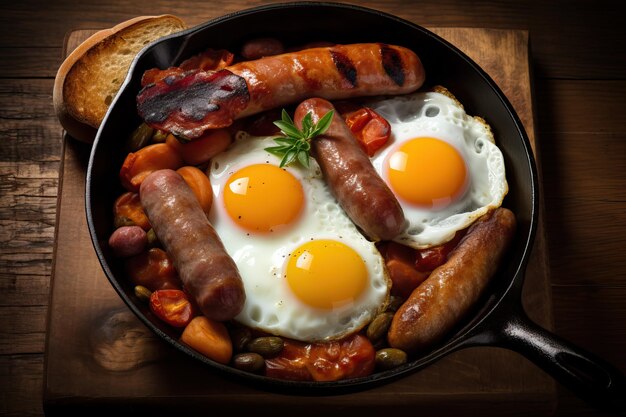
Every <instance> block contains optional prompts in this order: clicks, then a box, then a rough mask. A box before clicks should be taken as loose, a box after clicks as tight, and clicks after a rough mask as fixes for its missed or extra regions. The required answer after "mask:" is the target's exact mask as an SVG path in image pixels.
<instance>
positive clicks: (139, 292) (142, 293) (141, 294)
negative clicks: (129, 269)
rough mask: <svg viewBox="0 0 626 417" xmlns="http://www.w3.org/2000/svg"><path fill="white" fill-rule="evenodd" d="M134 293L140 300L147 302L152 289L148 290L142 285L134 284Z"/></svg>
mask: <svg viewBox="0 0 626 417" xmlns="http://www.w3.org/2000/svg"><path fill="white" fill-rule="evenodd" d="M135 295H136V296H137V298H139V299H140V300H141V301H145V302H149V301H150V296H151V295H152V291H150V290H149V289H147V288H146V287H144V286H143V285H136V286H135Z"/></svg>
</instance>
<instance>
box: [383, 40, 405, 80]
mask: <svg viewBox="0 0 626 417" xmlns="http://www.w3.org/2000/svg"><path fill="white" fill-rule="evenodd" d="M380 55H381V60H382V63H383V68H384V69H385V72H386V73H387V75H388V76H389V78H391V79H392V80H393V82H394V83H396V85H398V86H402V85H403V84H404V65H403V63H402V57H401V56H400V53H399V52H398V51H396V50H395V49H393V48H391V47H389V45H386V44H384V43H381V44H380Z"/></svg>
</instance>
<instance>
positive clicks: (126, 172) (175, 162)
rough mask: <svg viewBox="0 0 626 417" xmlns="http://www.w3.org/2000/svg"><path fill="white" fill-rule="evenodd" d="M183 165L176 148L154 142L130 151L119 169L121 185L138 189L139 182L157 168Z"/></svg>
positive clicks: (129, 188)
mask: <svg viewBox="0 0 626 417" xmlns="http://www.w3.org/2000/svg"><path fill="white" fill-rule="evenodd" d="M183 165H184V162H183V159H182V158H181V156H180V155H179V154H178V152H176V149H173V148H172V147H170V146H168V145H167V144H165V143H155V144H154V145H148V146H146V147H145V148H141V149H140V150H138V151H137V152H131V153H129V154H128V155H127V156H126V159H125V160H124V164H123V165H122V168H121V169H120V180H121V181H122V185H123V186H124V188H126V189H127V190H129V191H135V192H137V191H139V186H140V185H141V182H142V181H143V180H144V178H146V177H147V176H148V175H150V174H151V173H152V172H154V171H157V170H159V169H166V168H169V169H178V168H180V167H181V166H183Z"/></svg>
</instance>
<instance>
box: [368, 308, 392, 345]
mask: <svg viewBox="0 0 626 417" xmlns="http://www.w3.org/2000/svg"><path fill="white" fill-rule="evenodd" d="M392 319H393V313H391V312H386V313H381V314H379V315H377V316H376V317H375V318H374V320H372V322H371V323H370V324H369V326H367V338H368V339H369V340H371V341H372V342H376V341H378V340H381V339H383V338H384V337H385V335H386V334H387V330H389V326H390V325H391V320H392Z"/></svg>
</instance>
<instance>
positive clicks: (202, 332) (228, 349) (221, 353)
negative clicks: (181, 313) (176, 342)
mask: <svg viewBox="0 0 626 417" xmlns="http://www.w3.org/2000/svg"><path fill="white" fill-rule="evenodd" d="M180 339H181V341H182V342H183V343H185V344H186V345H187V346H189V347H190V348H192V349H194V350H197V351H198V352H200V353H202V354H203V355H204V356H206V357H207V358H209V359H212V360H214V361H216V362H219V363H224V364H227V363H228V362H230V358H231V356H232V354H233V344H232V342H231V340H230V335H229V334H228V330H226V326H224V324H223V323H220V322H218V321H214V320H210V319H208V318H206V317H204V316H197V317H194V318H193V320H191V322H190V323H189V324H188V325H187V327H185V330H184V331H183V334H182V336H181V338H180Z"/></svg>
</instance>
